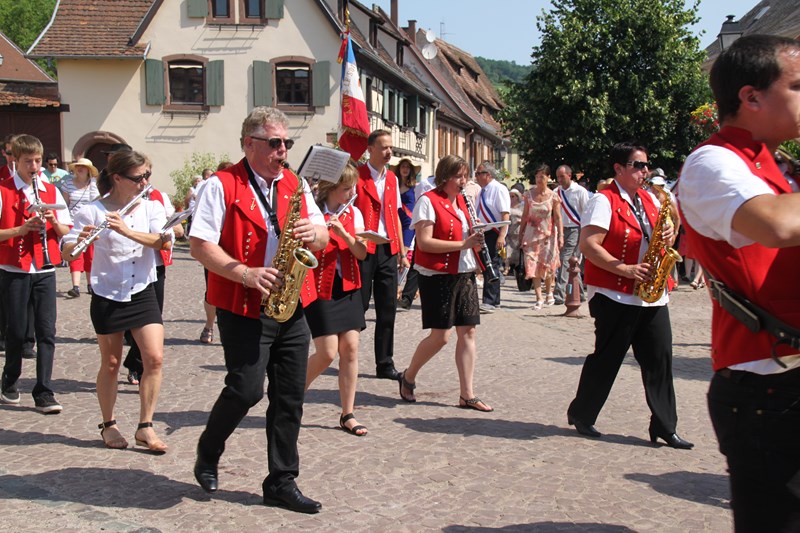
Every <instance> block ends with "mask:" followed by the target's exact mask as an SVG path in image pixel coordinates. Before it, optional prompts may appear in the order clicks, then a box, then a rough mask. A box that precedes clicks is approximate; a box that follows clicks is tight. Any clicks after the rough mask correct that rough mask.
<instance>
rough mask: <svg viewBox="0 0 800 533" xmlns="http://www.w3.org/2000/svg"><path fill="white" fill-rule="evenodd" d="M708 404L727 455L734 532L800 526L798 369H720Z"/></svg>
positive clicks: (799, 379)
mask: <svg viewBox="0 0 800 533" xmlns="http://www.w3.org/2000/svg"><path fill="white" fill-rule="evenodd" d="M708 410H709V413H710V414H711V422H712V424H713V425H714V431H715V432H716V434H717V440H718V441H719V450H720V452H722V454H723V455H725V457H726V458H727V459H728V473H729V474H730V482H731V507H732V508H733V522H734V527H735V530H736V532H737V533H743V532H758V533H760V532H762V531H776V532H777V531H800V454H798V443H800V369H794V370H790V371H788V372H784V373H782V374H772V375H766V376H759V375H758V374H753V373H750V372H742V371H730V370H728V369H724V370H720V371H719V372H717V373H716V374H715V375H714V377H713V378H712V379H711V386H710V387H709V390H708Z"/></svg>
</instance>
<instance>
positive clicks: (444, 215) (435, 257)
mask: <svg viewBox="0 0 800 533" xmlns="http://www.w3.org/2000/svg"><path fill="white" fill-rule="evenodd" d="M423 196H427V197H428V200H430V202H431V205H432V206H433V211H434V213H436V221H435V222H434V223H433V238H434V239H441V240H443V241H462V240H464V232H463V231H462V230H461V219H460V218H458V215H457V214H456V211H455V209H454V208H453V204H452V203H451V202H450V200H449V199H448V198H447V195H446V194H445V193H444V192H442V191H440V190H439V189H433V190H432V191H428V192H426V193H425V194H424V195H423ZM456 205H457V206H458V208H459V209H461V212H462V213H464V214H465V216H466V213H467V204H466V203H465V202H464V197H463V196H461V195H460V194H459V195H456ZM467 224H468V225H469V226H470V228H471V227H472V222H471V221H470V220H469V217H467ZM473 253H474V251H473ZM460 257H461V250H455V251H452V252H446V253H439V254H436V253H430V252H423V251H422V250H420V249H419V247H417V249H416V250H414V262H415V263H416V264H418V265H420V266H423V267H425V268H430V269H431V270H436V271H437V272H447V273H448V274H458V260H459V258H460ZM476 259H477V258H476Z"/></svg>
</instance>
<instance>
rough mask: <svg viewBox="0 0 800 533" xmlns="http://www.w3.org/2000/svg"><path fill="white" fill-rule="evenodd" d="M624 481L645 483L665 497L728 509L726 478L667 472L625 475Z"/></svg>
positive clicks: (728, 494) (714, 475) (728, 491)
mask: <svg viewBox="0 0 800 533" xmlns="http://www.w3.org/2000/svg"><path fill="white" fill-rule="evenodd" d="M624 477H625V479H630V480H633V481H639V482H640V483H647V484H648V485H650V487H652V488H653V489H654V490H656V491H658V492H660V493H661V494H666V495H667V496H672V497H674V498H681V499H683V500H689V501H691V502H696V503H702V504H704V505H713V506H715V507H723V508H725V509H727V508H729V507H730V504H729V499H730V489H729V485H728V476H724V475H720V474H701V473H698V472H667V473H664V474H658V475H653V474H625V476H624Z"/></svg>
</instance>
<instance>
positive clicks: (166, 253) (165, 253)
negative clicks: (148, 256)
mask: <svg viewBox="0 0 800 533" xmlns="http://www.w3.org/2000/svg"><path fill="white" fill-rule="evenodd" d="M150 199H151V200H156V201H158V202H161V205H163V206H164V207H166V204H165V203H164V201H165V200H164V195H163V194H161V191H159V190H158V189H152V190H151V191H150ZM158 253H160V254H161V260H162V261H164V266H170V265H171V264H172V248H170V249H169V250H159V251H158Z"/></svg>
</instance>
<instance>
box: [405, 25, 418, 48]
mask: <svg viewBox="0 0 800 533" xmlns="http://www.w3.org/2000/svg"><path fill="white" fill-rule="evenodd" d="M406 34H407V35H408V38H409V39H411V42H413V43H416V42H417V21H416V20H409V21H408V28H406Z"/></svg>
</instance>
